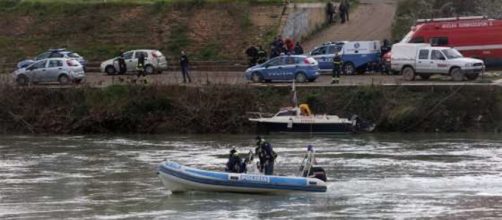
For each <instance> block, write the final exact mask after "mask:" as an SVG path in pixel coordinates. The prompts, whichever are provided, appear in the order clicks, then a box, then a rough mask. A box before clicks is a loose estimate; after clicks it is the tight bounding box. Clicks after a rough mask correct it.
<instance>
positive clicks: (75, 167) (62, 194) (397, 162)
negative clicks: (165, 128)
mask: <svg viewBox="0 0 502 220" xmlns="http://www.w3.org/2000/svg"><path fill="white" fill-rule="evenodd" d="M266 138H267V140H268V141H269V142H271V143H272V144H273V146H274V150H275V151H277V152H278V154H279V157H278V159H277V162H276V173H279V174H284V175H288V174H295V173H296V172H297V170H298V166H299V164H300V161H301V159H302V157H303V153H304V152H305V145H307V144H313V145H315V148H316V151H317V162H318V163H319V164H320V165H321V166H322V167H324V168H325V169H326V170H327V172H328V178H329V182H328V192H327V193H321V194H289V195H247V194H232V193H200V192H196V193H183V194H171V193H169V192H168V191H167V190H166V189H165V188H164V187H163V185H162V184H161V182H160V180H159V179H158V178H157V176H156V175H155V173H156V167H157V165H158V164H159V163H160V162H161V161H163V160H164V159H169V160H174V161H177V162H180V163H182V164H185V165H189V166H194V167H198V168H203V169H211V170H222V169H223V167H224V164H225V162H226V157H227V153H228V151H229V150H230V149H231V148H232V147H234V146H235V147H238V148H239V149H240V151H241V152H246V151H248V150H249V149H252V146H253V139H254V137H253V136H49V137H45V136H42V137H41V136H0V219H226V218H233V219H256V218H283V219H305V218H319V219H324V218H330V219H331V218H363V219H368V218H421V217H425V218H428V217H433V218H436V217H439V218H452V219H459V218H479V217H493V218H500V217H502V137H501V136H500V135H498V136H497V135H444V134H442V135H438V134H430V135H424V134H409V135H402V134H375V135H367V136H366V135H364V136H331V137H330V136H323V137H314V138H312V137H307V136H270V137H266Z"/></svg>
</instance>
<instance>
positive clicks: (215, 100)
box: [0, 85, 502, 134]
mask: <svg viewBox="0 0 502 220" xmlns="http://www.w3.org/2000/svg"><path fill="white" fill-rule="evenodd" d="M10 94H16V96H12V95H10ZM298 94H299V97H300V102H302V103H308V104H310V106H311V108H312V110H313V111H314V112H316V113H320V114H322V113H329V114H338V115H341V116H345V117H350V115H351V114H358V115H359V116H361V117H362V118H365V119H367V120H369V121H372V122H375V123H376V124H377V130H378V131H382V132H471V131H490V132H492V131H498V132H501V131H502V104H501V103H502V88H500V87H497V86H494V87H488V86H484V85H481V86H466V87H462V86H453V87H449V86H430V87H428V86H424V87H400V86H396V87H374V86H366V87H323V88H302V87H301V88H298ZM289 100H290V88H287V87H283V88H277V87H265V88H256V87H242V86H231V85H228V86H226V85H218V86H206V87H184V86H146V87H145V86H110V87H106V88H102V89H98V88H85V87H83V88H76V89H49V88H16V87H10V86H6V85H4V86H1V87H0V103H2V105H1V106H0V122H2V123H0V132H1V133H27V132H33V133H51V134H66V133H75V134H89V133H251V132H254V131H255V126H254V124H252V123H250V122H249V121H248V120H247V115H246V112H257V111H262V112H276V111H277V110H278V109H279V108H280V107H284V106H287V105H289Z"/></svg>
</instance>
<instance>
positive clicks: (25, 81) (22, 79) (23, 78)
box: [16, 75, 30, 86]
mask: <svg viewBox="0 0 502 220" xmlns="http://www.w3.org/2000/svg"><path fill="white" fill-rule="evenodd" d="M16 82H17V84H18V85H20V86H25V85H28V83H29V82H30V80H29V79H28V77H26V76H25V75H20V76H18V77H17V78H16Z"/></svg>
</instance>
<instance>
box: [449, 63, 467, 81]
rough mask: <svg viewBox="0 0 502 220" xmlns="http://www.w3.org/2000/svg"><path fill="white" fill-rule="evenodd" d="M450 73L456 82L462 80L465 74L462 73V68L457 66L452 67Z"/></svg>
mask: <svg viewBox="0 0 502 220" xmlns="http://www.w3.org/2000/svg"><path fill="white" fill-rule="evenodd" d="M450 75H451V78H452V79H453V81H457V82H460V81H464V77H465V75H464V73H462V70H461V69H460V68H458V67H455V68H453V69H452V70H451V72H450Z"/></svg>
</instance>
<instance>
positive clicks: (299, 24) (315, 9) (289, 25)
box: [280, 3, 327, 41]
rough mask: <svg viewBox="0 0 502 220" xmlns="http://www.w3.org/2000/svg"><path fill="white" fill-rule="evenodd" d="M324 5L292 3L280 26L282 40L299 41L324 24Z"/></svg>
mask: <svg viewBox="0 0 502 220" xmlns="http://www.w3.org/2000/svg"><path fill="white" fill-rule="evenodd" d="M325 7H326V4H325V3H292V4H289V6H288V10H287V18H286V19H285V20H284V21H283V23H282V24H281V29H280V30H281V34H282V36H283V37H284V38H292V39H295V41H296V40H301V39H302V38H303V37H306V36H308V35H310V34H311V33H312V32H314V31H315V30H316V29H318V28H320V27H321V26H322V25H324V24H325V23H326V19H327V18H326V8H325Z"/></svg>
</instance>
